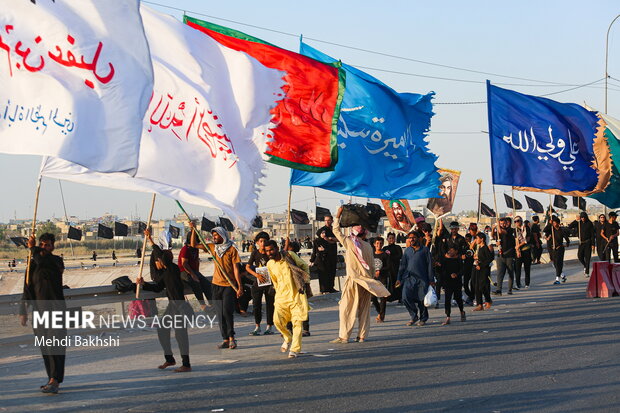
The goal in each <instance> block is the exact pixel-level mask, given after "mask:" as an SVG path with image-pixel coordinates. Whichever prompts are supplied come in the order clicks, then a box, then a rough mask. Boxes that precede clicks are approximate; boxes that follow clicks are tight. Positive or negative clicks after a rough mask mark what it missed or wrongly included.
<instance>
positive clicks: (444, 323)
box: [441, 317, 450, 326]
mask: <svg viewBox="0 0 620 413" xmlns="http://www.w3.org/2000/svg"><path fill="white" fill-rule="evenodd" d="M448 324H450V317H446V321H444V322H443V323H441V325H442V326H447V325H448Z"/></svg>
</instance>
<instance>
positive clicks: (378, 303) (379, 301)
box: [370, 276, 388, 320]
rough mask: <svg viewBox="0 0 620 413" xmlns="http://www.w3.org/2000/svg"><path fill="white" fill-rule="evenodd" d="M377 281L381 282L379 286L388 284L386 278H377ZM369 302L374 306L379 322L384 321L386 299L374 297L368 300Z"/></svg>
mask: <svg viewBox="0 0 620 413" xmlns="http://www.w3.org/2000/svg"><path fill="white" fill-rule="evenodd" d="M378 280H379V281H381V284H383V285H384V286H386V285H387V283H388V277H387V276H386V277H380V278H378ZM370 300H371V301H372V304H373V305H374V306H375V310H377V313H379V317H380V318H381V320H383V319H385V306H386V304H387V297H381V298H377V297H375V296H374V295H373V296H372V297H371V298H370Z"/></svg>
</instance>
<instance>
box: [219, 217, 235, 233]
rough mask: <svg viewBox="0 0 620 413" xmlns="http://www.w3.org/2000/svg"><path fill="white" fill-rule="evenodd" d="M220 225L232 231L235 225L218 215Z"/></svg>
mask: <svg viewBox="0 0 620 413" xmlns="http://www.w3.org/2000/svg"><path fill="white" fill-rule="evenodd" d="M220 227H222V228H224V229H225V230H226V231H228V232H232V231H234V230H235V226H234V225H233V223H232V221H231V220H230V219H228V218H224V217H220Z"/></svg>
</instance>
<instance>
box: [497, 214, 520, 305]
mask: <svg viewBox="0 0 620 413" xmlns="http://www.w3.org/2000/svg"><path fill="white" fill-rule="evenodd" d="M511 224H512V220H511V219H510V218H500V220H499V225H498V227H497V235H498V238H499V255H498V257H497V290H496V291H495V292H493V294H494V295H502V284H503V283H504V275H506V271H508V295H511V294H512V289H513V284H514V279H515V274H514V261H515V258H516V255H517V254H516V250H515V247H516V240H515V231H514V228H512V227H511ZM517 289H518V288H517Z"/></svg>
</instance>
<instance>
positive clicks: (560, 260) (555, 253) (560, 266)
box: [549, 246, 564, 278]
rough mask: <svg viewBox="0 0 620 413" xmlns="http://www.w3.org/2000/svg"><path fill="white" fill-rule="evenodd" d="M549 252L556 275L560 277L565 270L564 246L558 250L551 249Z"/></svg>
mask: <svg viewBox="0 0 620 413" xmlns="http://www.w3.org/2000/svg"><path fill="white" fill-rule="evenodd" d="M549 252H550V253H551V259H552V260H553V266H554V267H555V276H556V277H557V278H559V277H560V276H561V275H562V271H563V270H564V246H561V247H560V248H558V249H556V250H553V249H550V250H549Z"/></svg>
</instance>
